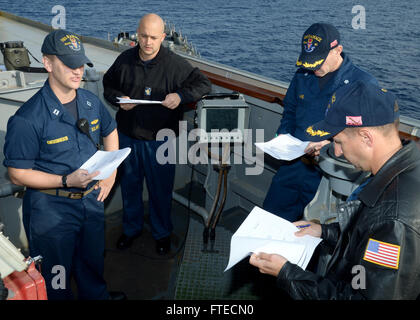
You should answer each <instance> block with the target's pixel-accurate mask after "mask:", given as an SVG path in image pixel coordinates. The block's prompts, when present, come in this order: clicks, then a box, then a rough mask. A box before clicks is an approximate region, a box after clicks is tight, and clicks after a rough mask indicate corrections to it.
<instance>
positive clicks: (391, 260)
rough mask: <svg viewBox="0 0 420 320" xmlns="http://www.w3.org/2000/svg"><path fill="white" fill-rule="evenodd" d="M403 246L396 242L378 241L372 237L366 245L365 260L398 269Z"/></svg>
mask: <svg viewBox="0 0 420 320" xmlns="http://www.w3.org/2000/svg"><path fill="white" fill-rule="evenodd" d="M400 249H401V247H400V246H398V245H395V244H391V243H387V242H382V241H378V240H375V239H372V238H370V239H369V241H368V244H367V246H366V250H365V255H364V257H363V260H366V261H369V262H372V263H375V264H378V265H381V266H384V267H388V268H392V269H398V264H399V260H400Z"/></svg>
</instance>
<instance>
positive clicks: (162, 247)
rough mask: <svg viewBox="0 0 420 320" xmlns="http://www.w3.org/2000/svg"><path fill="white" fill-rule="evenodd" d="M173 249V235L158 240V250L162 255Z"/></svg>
mask: <svg viewBox="0 0 420 320" xmlns="http://www.w3.org/2000/svg"><path fill="white" fill-rule="evenodd" d="M170 250H171V237H170V236H169V237H165V238H162V239H159V240H156V252H157V253H158V254H160V255H164V254H167V253H168V252H169V251H170Z"/></svg>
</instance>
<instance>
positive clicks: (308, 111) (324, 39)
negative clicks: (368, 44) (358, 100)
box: [263, 22, 377, 221]
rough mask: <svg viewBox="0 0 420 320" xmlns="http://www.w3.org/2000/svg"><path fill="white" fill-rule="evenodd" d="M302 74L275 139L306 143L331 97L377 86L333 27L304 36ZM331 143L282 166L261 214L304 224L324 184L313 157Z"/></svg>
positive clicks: (315, 27)
mask: <svg viewBox="0 0 420 320" xmlns="http://www.w3.org/2000/svg"><path fill="white" fill-rule="evenodd" d="M300 44H301V52H300V55H299V57H298V59H297V61H296V66H297V67H298V68H299V69H298V70H297V71H296V73H295V75H294V77H293V79H292V81H291V82H290V85H289V88H288V90H287V93H286V96H285V98H284V100H283V103H284V108H283V114H282V119H281V123H280V126H279V128H278V129H277V132H276V134H277V135H281V134H290V135H292V136H294V137H296V138H298V139H300V140H305V139H306V137H305V130H306V128H307V127H308V126H309V125H310V124H312V123H315V122H317V121H320V120H321V119H322V118H323V116H324V110H325V106H326V105H327V104H328V101H329V100H330V98H331V95H332V94H333V93H334V92H335V91H336V90H337V89H338V88H340V87H342V86H347V85H349V84H351V83H353V82H355V81H358V80H363V81H366V82H370V83H374V84H377V81H376V80H375V78H374V77H372V76H371V75H370V74H369V73H367V72H365V71H363V70H361V69H360V68H358V67H357V66H355V65H354V64H353V63H352V62H351V60H350V58H349V57H348V55H347V54H345V53H344V52H343V45H342V43H341V37H340V33H339V32H338V30H337V28H336V27H335V26H333V25H331V24H329V23H322V22H319V23H314V24H312V25H311V26H310V27H309V28H307V29H306V31H305V32H304V33H303V35H302V39H301V43H300ZM328 143H329V141H328V140H326V139H323V140H320V141H318V142H311V143H310V144H308V147H307V148H306V150H305V152H306V154H305V155H304V156H302V157H300V158H298V159H296V160H293V161H288V162H286V161H283V162H282V163H281V165H280V167H279V169H278V170H277V173H276V174H275V176H274V177H273V179H272V181H271V185H270V188H269V190H268V192H267V195H266V198H265V200H264V203H263V208H264V209H265V210H267V211H269V212H271V213H273V214H276V215H278V216H280V217H282V218H284V219H286V220H289V221H297V220H299V219H301V217H302V215H303V211H304V209H305V207H306V205H307V204H308V203H309V202H310V201H311V200H312V199H313V198H314V196H315V194H316V191H317V189H318V186H319V183H320V181H321V172H320V170H319V168H318V166H317V165H316V159H315V158H314V157H315V156H317V155H319V150H320V149H321V148H322V147H323V146H324V145H326V144H328Z"/></svg>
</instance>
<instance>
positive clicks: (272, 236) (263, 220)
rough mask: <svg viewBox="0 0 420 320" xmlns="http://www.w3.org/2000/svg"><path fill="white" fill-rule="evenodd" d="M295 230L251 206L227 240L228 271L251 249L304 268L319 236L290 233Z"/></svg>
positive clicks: (295, 229)
mask: <svg viewBox="0 0 420 320" xmlns="http://www.w3.org/2000/svg"><path fill="white" fill-rule="evenodd" d="M298 230H299V229H298V228H297V227H296V226H295V225H294V224H292V223H291V222H289V221H287V220H285V219H282V218H280V217H278V216H276V215H274V214H271V213H270V212H267V211H265V210H263V209H261V208H259V207H254V209H253V210H252V211H251V213H250V214H249V215H248V217H247V218H246V219H245V221H244V222H243V223H242V224H241V226H240V227H239V228H238V230H237V231H236V232H235V233H234V235H233V236H232V239H231V243H230V257H229V263H228V265H227V267H226V269H225V271H227V270H229V269H230V268H231V267H233V266H234V265H235V264H237V263H238V262H239V261H241V260H242V259H243V258H245V257H246V256H248V255H250V254H251V253H253V252H255V253H258V252H265V253H276V254H280V255H282V256H283V257H285V258H286V259H287V260H289V261H290V262H291V263H294V264H297V265H298V266H300V267H301V268H302V269H306V267H307V265H308V263H309V260H310V259H311V257H312V254H313V252H314V250H315V248H316V246H317V245H318V244H319V243H320V242H321V241H322V239H321V238H316V237H312V236H308V235H305V236H303V237H297V236H295V235H294V233H295V232H296V231H298Z"/></svg>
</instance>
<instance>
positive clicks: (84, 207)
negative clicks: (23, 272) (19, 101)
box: [4, 81, 116, 299]
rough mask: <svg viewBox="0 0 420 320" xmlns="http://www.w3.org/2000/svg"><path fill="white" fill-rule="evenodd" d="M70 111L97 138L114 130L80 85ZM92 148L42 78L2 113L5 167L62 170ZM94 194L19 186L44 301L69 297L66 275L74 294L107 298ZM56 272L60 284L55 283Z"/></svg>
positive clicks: (100, 212)
mask: <svg viewBox="0 0 420 320" xmlns="http://www.w3.org/2000/svg"><path fill="white" fill-rule="evenodd" d="M77 109H78V114H79V118H86V119H87V120H88V122H89V129H90V134H91V137H92V138H93V140H94V141H95V142H96V143H99V138H100V136H102V137H106V136H108V135H109V134H110V133H111V132H112V131H113V130H114V129H115V128H116V123H115V121H114V120H113V119H112V117H111V115H110V114H109V112H108V111H107V110H106V108H105V107H104V105H103V104H102V103H101V102H100V100H99V99H98V98H97V97H96V96H95V95H94V94H93V93H91V92H89V91H87V90H84V89H78V90H77ZM95 152H96V146H95V145H94V144H93V142H92V141H91V140H90V139H89V138H88V137H87V135H85V134H83V133H81V132H80V131H79V130H78V128H77V127H76V119H75V118H74V116H72V115H71V114H70V113H69V112H68V111H67V110H66V109H65V108H64V107H63V105H62V104H61V103H60V101H59V100H58V98H57V97H56V96H55V94H54V93H53V91H52V90H51V87H50V86H49V83H48V81H46V82H45V84H44V86H43V88H41V89H40V90H39V91H38V92H37V93H36V94H35V95H34V96H33V97H32V98H31V99H30V100H28V101H27V102H26V103H25V104H23V105H22V106H21V107H20V108H19V110H18V111H17V112H16V114H15V115H14V116H13V117H11V118H10V119H9V122H8V125H7V134H6V142H5V147H4V155H5V160H4V165H5V166H6V167H13V168H18V169H33V170H39V171H43V172H47V173H51V174H58V175H65V174H70V173H72V172H73V171H75V170H77V169H78V168H79V167H80V166H81V165H82V164H83V163H84V162H85V161H86V160H88V159H89V158H90V157H91V156H92V155H93V154H94V153H95ZM94 183H95V182H92V183H91V184H90V185H89V186H88V187H87V188H86V190H87V189H89V188H90V187H91V185H93V184H94ZM65 190H66V191H71V192H81V191H84V190H83V189H78V188H68V189H65ZM98 195H99V189H98V190H94V191H92V192H91V193H89V194H88V195H86V196H85V197H83V198H82V199H69V198H65V197H62V196H54V195H49V194H46V193H43V192H41V191H39V190H36V189H32V188H27V190H26V192H25V196H24V198H23V223H24V227H25V231H26V235H27V238H28V241H29V249H30V255H31V256H32V257H34V256H37V255H42V257H43V261H42V275H43V277H44V279H45V283H46V287H47V294H48V299H70V298H72V292H71V288H70V276H71V275H74V277H75V280H76V283H77V287H78V297H79V299H108V297H109V295H108V292H107V288H106V283H105V280H104V279H103V271H104V243H105V239H104V206H103V202H100V201H97V200H96V199H97V197H98ZM55 266H59V267H55ZM62 267H64V269H63V268H62ZM63 270H64V271H65V279H66V281H65V284H63V283H62V281H60V279H61V277H62V276H63V272H62V271H63Z"/></svg>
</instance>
